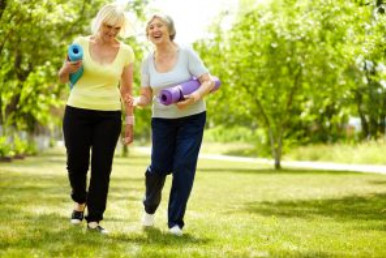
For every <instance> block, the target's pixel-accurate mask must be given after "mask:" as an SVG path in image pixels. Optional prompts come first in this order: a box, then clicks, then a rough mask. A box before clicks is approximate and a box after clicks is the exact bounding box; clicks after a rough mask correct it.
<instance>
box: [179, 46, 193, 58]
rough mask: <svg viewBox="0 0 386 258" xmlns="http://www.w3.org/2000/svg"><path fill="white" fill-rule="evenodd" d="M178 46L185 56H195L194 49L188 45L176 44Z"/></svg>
mask: <svg viewBox="0 0 386 258" xmlns="http://www.w3.org/2000/svg"><path fill="white" fill-rule="evenodd" d="M178 48H179V50H180V52H181V53H182V54H183V55H185V56H188V57H192V56H193V57H196V56H197V53H196V51H195V50H194V49H193V48H192V46H190V45H185V44H178Z"/></svg>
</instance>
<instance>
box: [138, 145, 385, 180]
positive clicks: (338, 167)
mask: <svg viewBox="0 0 386 258" xmlns="http://www.w3.org/2000/svg"><path fill="white" fill-rule="evenodd" d="M134 149H135V150H137V151H138V152H140V153H145V154H150V148H149V147H134ZM200 159H209V160H229V161H234V162H243V163H251V164H253V163H255V164H267V165H272V166H273V164H274V162H273V160H269V159H262V158H248V157H236V156H228V155H220V154H205V153H202V154H200ZM281 165H282V167H283V168H305V169H307V168H308V169H318V170H330V171H350V172H362V173H377V174H384V175H386V165H364V164H340V163H339V164H338V163H331V162H319V161H282V162H281Z"/></svg>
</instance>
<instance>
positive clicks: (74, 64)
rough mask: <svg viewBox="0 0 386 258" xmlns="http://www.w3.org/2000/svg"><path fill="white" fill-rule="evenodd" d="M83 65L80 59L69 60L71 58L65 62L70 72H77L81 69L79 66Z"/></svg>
mask: <svg viewBox="0 0 386 258" xmlns="http://www.w3.org/2000/svg"><path fill="white" fill-rule="evenodd" d="M81 66H82V60H78V61H69V60H66V61H65V63H64V69H65V70H66V71H67V72H68V73H75V72H76V71H78V70H79V68H80V67H81Z"/></svg>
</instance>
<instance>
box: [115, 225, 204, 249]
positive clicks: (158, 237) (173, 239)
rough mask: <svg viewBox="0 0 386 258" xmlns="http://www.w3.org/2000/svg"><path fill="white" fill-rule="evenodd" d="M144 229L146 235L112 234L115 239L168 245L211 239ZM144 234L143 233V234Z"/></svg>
mask: <svg viewBox="0 0 386 258" xmlns="http://www.w3.org/2000/svg"><path fill="white" fill-rule="evenodd" d="M142 231H143V233H144V235H145V237H143V236H142V237H140V238H138V237H135V236H134V237H133V236H131V235H128V234H116V235H114V236H112V238H113V239H114V240H119V241H123V242H132V241H136V242H138V243H143V244H151V245H159V246H167V245H176V246H180V245H183V244H197V245H202V244H207V243H209V242H210V241H211V240H210V239H209V238H198V237H195V236H193V235H190V234H186V233H185V234H184V235H182V236H181V237H178V236H174V235H171V234H169V233H168V232H163V231H161V230H160V229H158V228H154V227H151V228H142ZM142 235H143V234H142Z"/></svg>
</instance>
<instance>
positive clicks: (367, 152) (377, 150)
mask: <svg viewBox="0 0 386 258" xmlns="http://www.w3.org/2000/svg"><path fill="white" fill-rule="evenodd" d="M385 150H386V140H378V141H369V142H363V143H358V144H351V145H349V144H334V145H313V146H303V147H298V148H295V149H292V150H291V151H290V152H289V153H288V154H286V155H285V159H287V160H307V161H330V162H336V163H348V164H378V165H386V155H385Z"/></svg>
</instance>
